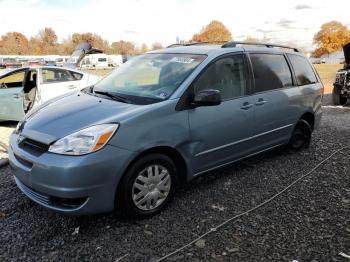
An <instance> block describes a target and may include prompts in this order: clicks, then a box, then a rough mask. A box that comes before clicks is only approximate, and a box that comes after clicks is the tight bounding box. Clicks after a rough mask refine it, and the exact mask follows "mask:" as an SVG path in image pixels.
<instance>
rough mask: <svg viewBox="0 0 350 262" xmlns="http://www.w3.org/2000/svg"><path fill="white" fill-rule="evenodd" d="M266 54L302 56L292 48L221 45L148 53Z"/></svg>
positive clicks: (183, 47) (166, 49)
mask: <svg viewBox="0 0 350 262" xmlns="http://www.w3.org/2000/svg"><path fill="white" fill-rule="evenodd" d="M243 51H246V52H264V53H265V52H266V53H279V54H280V53H290V54H298V55H302V53H300V52H299V51H298V52H297V51H295V50H294V49H292V48H280V47H276V48H275V47H263V46H240V47H222V46H221V45H211V44H208V45H188V46H186V45H184V46H181V45H179V46H174V47H169V48H164V49H160V50H155V51H151V52H148V54H154V53H156V54H157V53H158V54H159V53H164V54H166V53H168V54H169V53H170V54H171V53H174V54H198V55H208V56H209V55H210V56H211V55H213V56H216V55H222V54H226V53H234V52H243Z"/></svg>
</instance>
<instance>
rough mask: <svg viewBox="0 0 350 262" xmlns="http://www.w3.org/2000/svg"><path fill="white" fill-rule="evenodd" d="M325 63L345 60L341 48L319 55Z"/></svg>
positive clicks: (338, 62) (337, 62) (336, 62)
mask: <svg viewBox="0 0 350 262" xmlns="http://www.w3.org/2000/svg"><path fill="white" fill-rule="evenodd" d="M320 59H321V60H322V61H324V62H325V63H326V64H340V63H343V62H344V61H345V57H344V52H343V49H342V48H341V49H339V50H337V51H335V52H333V53H330V54H325V55H322V56H321V57H320Z"/></svg>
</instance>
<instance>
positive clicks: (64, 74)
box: [42, 68, 75, 84]
mask: <svg viewBox="0 0 350 262" xmlns="http://www.w3.org/2000/svg"><path fill="white" fill-rule="evenodd" d="M42 75H43V83H44V84H49V83H56V82H66V81H74V80H75V79H74V77H73V76H72V75H71V74H70V73H69V71H67V70H64V69H56V68H48V69H43V70H42Z"/></svg>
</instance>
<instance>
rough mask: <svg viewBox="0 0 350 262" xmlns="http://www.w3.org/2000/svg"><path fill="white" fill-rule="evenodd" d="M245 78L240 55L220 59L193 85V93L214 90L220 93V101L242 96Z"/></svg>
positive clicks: (243, 64)
mask: <svg viewBox="0 0 350 262" xmlns="http://www.w3.org/2000/svg"><path fill="white" fill-rule="evenodd" d="M245 76H246V66H245V63H244V59H243V56H242V55H235V56H232V57H226V58H222V59H219V60H217V61H215V62H214V63H212V64H211V65H209V67H208V68H207V69H206V70H205V71H204V73H203V74H202V75H201V76H200V77H199V78H198V80H197V81H196V82H195V83H194V91H195V93H198V92H199V91H202V90H205V89H216V90H219V91H220V93H221V98H222V100H228V99H232V98H236V97H240V96H244V95H245V90H246V77H245Z"/></svg>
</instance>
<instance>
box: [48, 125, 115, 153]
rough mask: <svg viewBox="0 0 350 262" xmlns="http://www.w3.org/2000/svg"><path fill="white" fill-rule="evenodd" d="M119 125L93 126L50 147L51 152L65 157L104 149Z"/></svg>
mask: <svg viewBox="0 0 350 262" xmlns="http://www.w3.org/2000/svg"><path fill="white" fill-rule="evenodd" d="M118 127H119V125H118V124H102V125H96V126H91V127H88V128H85V129H83V130H80V131H78V132H76V133H73V134H71V135H68V136H66V137H64V138H61V139H60V140H57V141H56V142H55V143H54V144H53V145H51V146H50V148H49V152H51V153H56V154H63V155H84V154H88V153H92V152H96V151H98V150H100V149H101V148H103V147H104V146H105V145H106V144H107V142H108V141H109V139H110V138H111V137H112V136H113V134H114V133H115V132H116V131H117V129H118Z"/></svg>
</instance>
